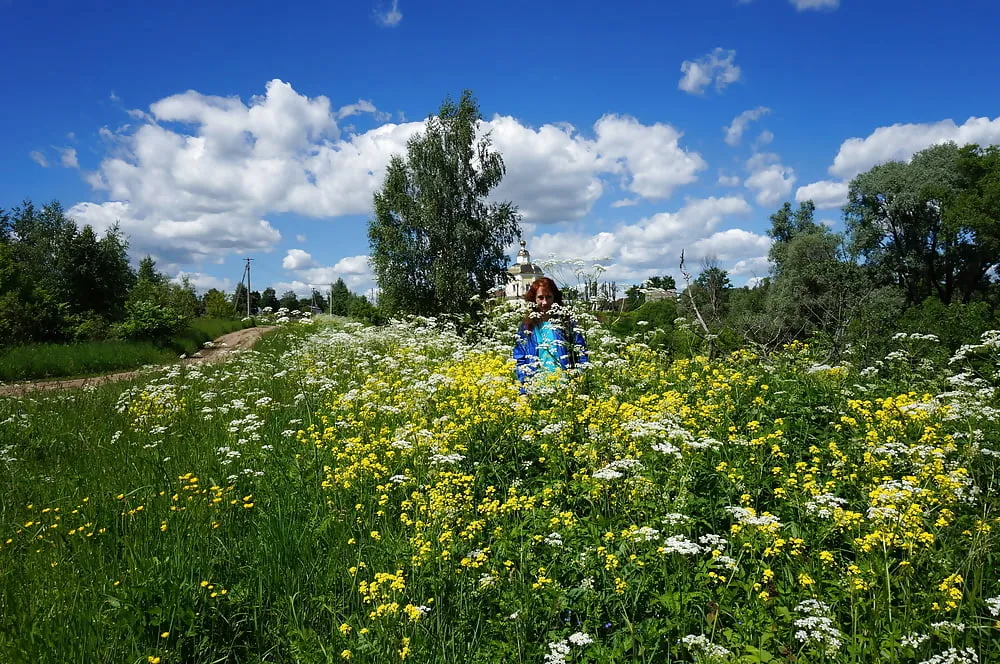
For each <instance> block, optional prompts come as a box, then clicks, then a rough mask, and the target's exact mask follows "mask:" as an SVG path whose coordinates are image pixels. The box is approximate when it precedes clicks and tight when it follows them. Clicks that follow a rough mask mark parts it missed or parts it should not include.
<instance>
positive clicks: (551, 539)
mask: <svg viewBox="0 0 1000 664" xmlns="http://www.w3.org/2000/svg"><path fill="white" fill-rule="evenodd" d="M544 541H545V543H546V544H548V545H549V546H556V547H559V546H562V545H563V539H562V535H560V534H559V533H549V534H548V535H546V536H545V540H544Z"/></svg>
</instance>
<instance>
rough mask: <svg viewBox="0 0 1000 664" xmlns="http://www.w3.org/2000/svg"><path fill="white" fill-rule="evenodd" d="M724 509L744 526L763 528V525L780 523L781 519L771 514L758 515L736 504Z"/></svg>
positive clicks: (778, 524)
mask: <svg viewBox="0 0 1000 664" xmlns="http://www.w3.org/2000/svg"><path fill="white" fill-rule="evenodd" d="M726 511H727V512H729V513H730V514H732V515H733V517H735V518H736V520H737V521H738V522H739V523H740V524H742V525H744V526H754V527H756V528H763V527H765V526H775V525H777V526H780V525H781V520H780V519H779V518H778V517H776V516H774V515H773V514H761V515H759V516H758V515H757V514H755V513H754V512H751V511H750V510H748V509H746V508H745V507H739V506H736V505H729V506H727V507H726Z"/></svg>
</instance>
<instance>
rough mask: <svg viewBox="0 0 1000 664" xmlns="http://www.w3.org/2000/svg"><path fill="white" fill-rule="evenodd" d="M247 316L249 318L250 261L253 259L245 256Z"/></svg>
mask: <svg viewBox="0 0 1000 664" xmlns="http://www.w3.org/2000/svg"><path fill="white" fill-rule="evenodd" d="M246 260H247V318H250V261H252V260H253V259H252V258H250V257H247V259H246Z"/></svg>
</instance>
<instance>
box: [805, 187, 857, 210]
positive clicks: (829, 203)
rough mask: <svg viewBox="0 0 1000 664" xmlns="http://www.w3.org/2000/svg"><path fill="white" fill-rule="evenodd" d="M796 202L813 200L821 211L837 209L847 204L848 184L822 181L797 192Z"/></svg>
mask: <svg viewBox="0 0 1000 664" xmlns="http://www.w3.org/2000/svg"><path fill="white" fill-rule="evenodd" d="M795 200H796V201H798V202H799V203H801V202H803V201H809V200H811V201H812V202H813V203H815V204H816V208H817V209H819V210H825V209H828V208H837V207H841V206H843V205H844V204H845V203H847V183H846V182H838V181H836V180H820V181H819V182H813V183H812V184H807V185H805V186H803V187H799V188H798V189H797V190H795Z"/></svg>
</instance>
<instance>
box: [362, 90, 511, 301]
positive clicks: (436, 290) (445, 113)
mask: <svg viewBox="0 0 1000 664" xmlns="http://www.w3.org/2000/svg"><path fill="white" fill-rule="evenodd" d="M481 120H482V115H481V114H480V111H479V106H478V104H477V102H476V100H475V98H474V97H473V96H472V93H471V92H469V91H465V92H464V93H463V94H462V97H461V99H460V100H459V102H458V103H457V104H456V103H455V102H453V101H452V100H451V99H446V100H445V101H444V103H443V104H442V105H441V109H440V111H439V112H438V114H437V116H431V117H429V118H428V120H427V126H426V130H425V131H424V132H423V133H421V134H418V135H416V136H414V137H413V138H411V139H410V140H409V142H408V143H407V146H406V155H405V156H404V155H394V156H393V157H392V160H391V161H390V163H389V166H388V168H387V170H386V174H385V180H384V182H383V185H382V188H381V189H380V190H379V191H377V192H376V193H375V196H374V204H375V214H374V218H373V219H371V220H370V222H369V225H368V238H369V242H370V245H371V262H372V267H373V268H374V271H375V276H376V279H377V280H378V285H379V288H380V291H381V293H380V295H379V303H380V305H381V306H382V307H384V308H385V309H386V310H387V311H389V312H392V313H412V314H422V315H428V314H438V313H442V312H451V313H469V312H472V311H474V310H475V308H476V304H475V302H476V297H477V296H478V298H485V297H486V296H487V294H488V293H489V292H490V291H492V290H493V289H494V288H496V286H497V284H500V283H502V282H503V279H504V278H505V277H506V267H507V256H506V249H507V247H509V246H510V245H511V243H512V242H513V241H514V240H515V239H516V238H517V237H518V235H519V234H520V226H519V220H520V217H519V215H518V213H517V208H516V206H515V205H514V204H513V203H510V202H488V201H487V197H488V196H489V194H490V192H491V191H492V190H493V189H494V188H496V187H497V185H499V184H500V182H501V180H502V179H503V176H504V172H505V171H504V163H503V159H502V157H501V156H500V154H499V153H497V152H495V151H493V150H492V149H491V140H490V137H489V135H480V134H479V132H478V129H479V125H480V122H481Z"/></svg>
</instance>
